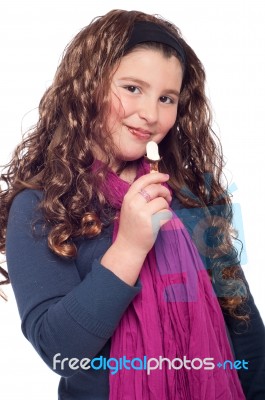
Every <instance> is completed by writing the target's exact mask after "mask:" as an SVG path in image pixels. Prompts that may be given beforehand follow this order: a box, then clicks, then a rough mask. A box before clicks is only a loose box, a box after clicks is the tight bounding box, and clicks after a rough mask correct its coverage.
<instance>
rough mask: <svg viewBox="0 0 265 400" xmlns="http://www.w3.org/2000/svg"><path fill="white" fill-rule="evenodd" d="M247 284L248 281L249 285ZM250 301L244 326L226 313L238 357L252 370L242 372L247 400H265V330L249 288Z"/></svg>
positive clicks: (236, 356)
mask: <svg viewBox="0 0 265 400" xmlns="http://www.w3.org/2000/svg"><path fill="white" fill-rule="evenodd" d="M245 283H246V285H247V282H245ZM247 289H248V293H249V298H248V300H247V302H246V303H244V305H243V308H244V311H247V312H248V314H249V317H250V320H249V322H246V323H243V322H240V321H239V320H236V319H235V318H233V317H231V316H230V315H227V314H226V313H224V318H225V321H226V325H227V328H228V331H229V335H230V338H231V342H232V346H233V350H234V354H235V358H236V359H237V360H246V361H248V369H241V370H238V374H239V378H240V381H241V384H242V387H243V390H244V393H245V395H246V399H247V400H263V399H264V398H265V328H264V324H263V321H262V319H261V317H260V314H259V311H258V309H257V307H256V305H255V302H254V299H253V297H252V295H251V293H250V291H249V287H248V285H247Z"/></svg>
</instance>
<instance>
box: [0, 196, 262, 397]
mask: <svg viewBox="0 0 265 400" xmlns="http://www.w3.org/2000/svg"><path fill="white" fill-rule="evenodd" d="M41 199H42V192H41V191H37V190H29V189H26V190H24V191H22V192H21V193H19V194H18V195H17V196H16V198H15V199H14V201H13V203H12V206H11V209H10V214H9V221H8V227H7V238H6V256H7V265H8V271H9V275H10V279H11V284H12V287H13V290H14V293H15V297H16V301H17V305H18V310H19V314H20V317H21V321H22V331H23V334H24V335H25V337H26V338H27V339H28V340H29V341H30V342H31V344H32V345H33V346H34V348H35V349H36V351H37V352H38V353H39V355H40V356H41V358H42V359H43V360H44V362H45V363H46V364H47V365H48V366H49V367H50V368H51V369H53V370H54V371H55V372H57V373H58V374H60V375H61V379H60V384H59V399H60V400H67V399H71V400H73V399H79V400H90V399H93V400H95V399H101V400H106V399H108V394H109V371H108V369H107V368H106V369H104V368H101V369H99V370H95V369H92V368H91V369H89V370H86V369H82V368H79V369H73V368H70V367H69V365H68V363H67V362H65V363H64V364H59V363H55V362H54V356H55V355H56V354H57V355H58V356H57V359H58V360H63V359H64V358H68V359H78V360H82V359H86V358H89V359H90V360H92V359H93V358H95V357H99V356H102V357H103V358H105V359H108V358H109V354H110V340H111V336H112V334H113V333H114V331H115V329H116V327H117V325H118V324H119V321H120V319H121V317H122V315H123V313H124V312H125V310H126V308H127V307H128V305H129V304H130V303H131V301H132V300H133V299H134V297H135V296H136V295H137V293H138V292H139V291H140V290H141V285H140V282H137V283H136V285H135V286H134V287H132V286H129V285H127V284H126V283H125V282H124V281H122V280H120V279H119V278H118V277H117V276H116V275H115V274H114V273H112V272H111V271H110V270H108V269H107V268H105V267H104V266H102V265H101V264H100V259H101V257H102V256H103V254H104V253H105V252H106V251H107V249H108V248H109V247H110V245H111V243H112V231H113V226H112V225H110V226H109V227H107V228H105V229H103V231H102V232H101V234H100V235H99V236H97V237H95V238H92V239H87V238H78V239H76V241H75V243H76V245H77V248H78V255H77V257H76V258H75V259H70V260H69V259H64V258H61V257H59V256H57V255H55V254H54V253H53V252H52V251H51V250H50V249H49V247H48V244H47V232H46V231H45V229H44V230H43V226H42V222H41V215H40V212H39V211H37V206H38V204H39V202H40V201H41ZM172 208H173V210H174V211H176V212H177V210H178V209H179V202H178V201H177V199H174V200H173V203H172ZM183 222H184V224H185V218H184V221H183ZM186 226H187V229H191V226H190V225H189V221H188V218H186ZM248 290H249V289H248ZM247 307H248V311H249V314H250V322H249V324H248V325H247V326H246V325H244V324H243V325H242V324H240V322H239V321H238V320H236V319H234V318H232V317H230V316H228V315H224V318H225V321H226V325H227V330H228V333H229V339H230V341H231V344H232V348H233V351H234V354H235V358H236V359H238V360H247V361H248V370H245V369H242V370H239V371H238V372H239V377H240V379H241V383H242V387H243V390H244V392H245V394H246V398H247V399H248V400H250V399H251V400H264V399H265V330H264V324H263V322H262V320H261V317H260V314H259V311H258V310H257V307H256V305H255V303H254V300H253V297H252V296H251V294H250V293H249V299H248V303H247Z"/></svg>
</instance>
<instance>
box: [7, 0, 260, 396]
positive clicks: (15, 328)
mask: <svg viewBox="0 0 265 400" xmlns="http://www.w3.org/2000/svg"><path fill="white" fill-rule="evenodd" d="M101 3H102V2H98V4H97V5H96V6H95V5H93V2H90V1H88V0H87V1H81V0H74V1H66V0H65V1H56V0H53V1H51V0H50V1H49V0H40V1H30V0H24V1H14V0H2V1H1V5H0V44H1V64H0V111H1V112H0V116H1V124H0V138H1V145H0V164H4V163H5V162H7V161H8V160H9V158H10V155H11V152H12V151H13V149H14V147H15V145H16V144H17V143H18V142H19V141H20V139H21V134H22V132H25V130H26V129H27V128H29V126H31V125H32V124H33V123H34V122H36V118H37V107H38V103H39V100H40V98H41V96H42V94H43V92H44V90H45V89H46V88H47V87H48V86H49V85H50V83H51V80H52V79H53V76H54V73H55V70H56V67H57V65H58V62H59V60H60V57H61V54H62V52H63V49H64V48H65V46H66V44H67V43H68V42H69V41H70V40H71V38H72V37H73V36H74V35H75V34H77V32H78V31H79V30H80V29H81V28H83V27H84V26H85V25H87V24H88V23H89V22H90V21H91V19H92V18H94V17H96V16H98V15H102V14H105V13H106V12H107V11H109V10H110V9H114V8H122V9H127V10H132V9H138V10H141V11H144V12H148V13H156V14H161V15H162V16H163V17H165V18H167V19H169V20H170V21H172V22H174V23H175V24H176V25H177V26H179V27H180V29H181V30H182V32H183V35H184V37H185V38H186V40H187V41H188V43H189V44H190V45H191V47H193V49H194V50H195V51H196V53H197V55H198V56H199V58H200V59H201V61H202V62H203V64H204V66H205V69H206V72H207V93H208V96H209V98H210V100H211V103H212V106H213V111H214V124H215V125H214V126H215V131H216V132H217V133H218V135H219V137H220V138H221V141H222V144H223V150H224V154H225V159H226V168H225V173H226V176H227V178H228V181H229V183H230V184H233V183H234V184H235V185H236V187H237V189H236V190H234V192H233V196H234V197H233V202H234V203H235V204H240V207H241V212H242V216H243V217H242V218H243V228H240V232H239V233H240V235H241V237H242V238H243V236H244V238H245V249H246V254H247V263H245V265H243V268H244V271H245V274H246V276H247V279H248V281H249V284H250V288H251V291H252V293H253V295H254V298H255V301H256V304H257V305H258V308H259V310H260V312H261V315H262V318H263V320H265V288H264V279H265V273H264V261H263V260H264V253H263V251H264V247H265V244H264V234H263V228H264V222H265V218H264V198H265V196H264V195H265V190H264V151H263V143H264V136H265V129H264V114H265V109H264V106H265V54H264V53H265V50H264V49H265V46H264V41H265V28H264V18H263V15H264V11H263V1H262V0H260V1H258V0H248V1H246V0H245V1H244V0H202V1H199V0H179V1H178V0H174V1H168V0H163V1H161V0H159V1H158V0H152V1H145V2H144V1H143V0H126V1H124V0H123V1H121V0H120V1H118V0H110V1H107V2H106V3H108V4H107V5H105V6H104V5H103V4H101ZM6 292H7V294H8V296H9V302H8V303H4V302H3V301H0V316H1V319H0V346H1V347H0V357H1V358H0V379H1V387H0V396H1V398H2V399H5V400H9V399H12V400H13V399H18V398H19V399H27V400H30V399H34V400H36V399H38V400H42V399H43V400H44V399H45V400H48V399H49V400H55V399H57V394H56V393H57V384H58V377H57V375H55V374H54V373H53V372H52V371H50V370H49V368H48V367H46V365H44V363H43V362H42V361H41V360H40V359H39V357H38V356H37V354H36V353H35V351H34V350H33V349H32V347H31V345H30V344H29V343H28V342H27V341H26V340H25V339H24V337H23V336H22V333H21V332H20V321H19V317H18V313H17V309H16V304H15V301H14V296H13V293H12V289H11V287H10V285H9V287H8V288H7V290H6Z"/></svg>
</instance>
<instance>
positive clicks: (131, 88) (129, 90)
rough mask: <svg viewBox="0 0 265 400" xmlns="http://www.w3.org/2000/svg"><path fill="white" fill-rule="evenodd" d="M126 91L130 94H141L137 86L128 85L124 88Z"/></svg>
mask: <svg viewBox="0 0 265 400" xmlns="http://www.w3.org/2000/svg"><path fill="white" fill-rule="evenodd" d="M124 89H126V90H128V92H131V93H140V89H139V88H138V87H137V86H133V85H127V86H124Z"/></svg>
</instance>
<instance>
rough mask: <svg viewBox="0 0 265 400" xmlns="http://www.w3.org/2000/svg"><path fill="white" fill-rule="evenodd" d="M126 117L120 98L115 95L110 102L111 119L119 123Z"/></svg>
mask: <svg viewBox="0 0 265 400" xmlns="http://www.w3.org/2000/svg"><path fill="white" fill-rule="evenodd" d="M123 117H124V107H123V104H122V103H121V101H120V99H119V98H118V97H117V96H115V95H113V96H112V99H111V104H110V114H109V119H110V121H111V122H112V124H113V123H118V122H119V121H120V120H121V119H122V118H123Z"/></svg>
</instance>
